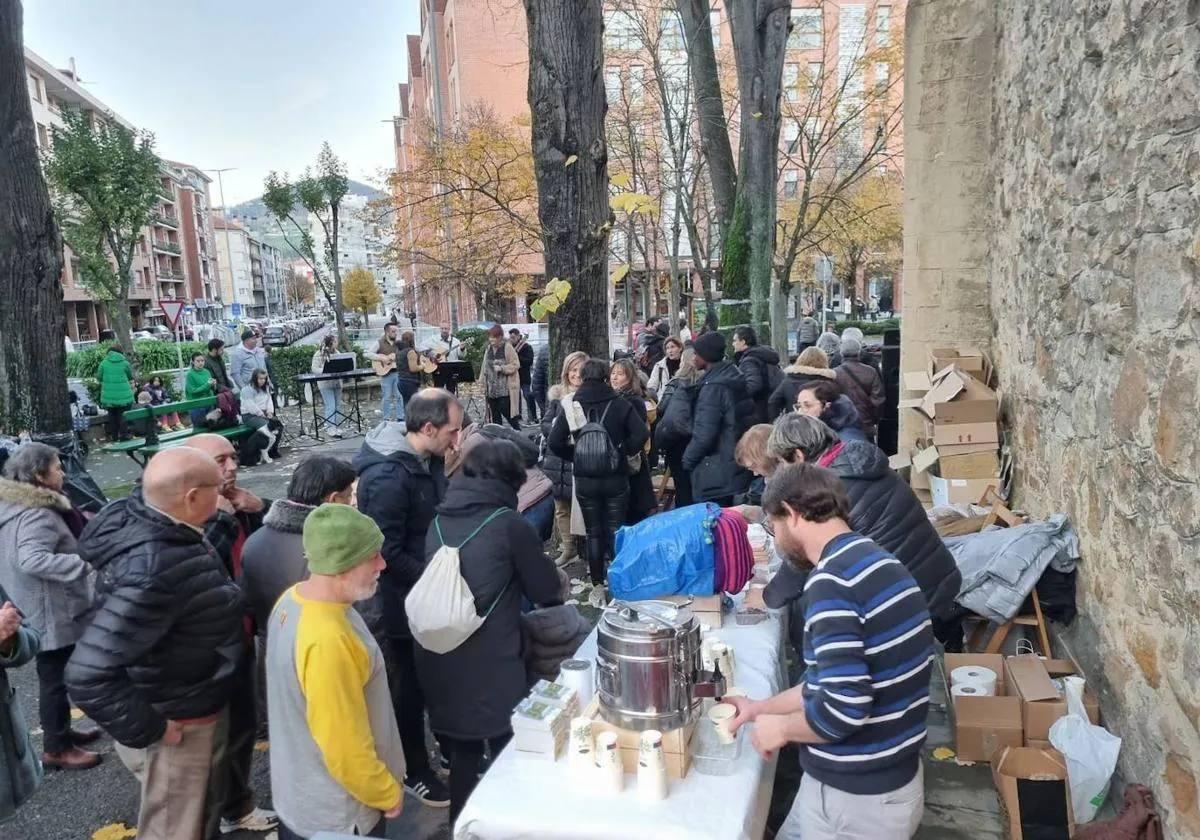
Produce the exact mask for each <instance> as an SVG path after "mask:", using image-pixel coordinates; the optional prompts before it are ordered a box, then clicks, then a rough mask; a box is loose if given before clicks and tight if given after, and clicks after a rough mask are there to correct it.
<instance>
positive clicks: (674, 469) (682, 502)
mask: <svg viewBox="0 0 1200 840" xmlns="http://www.w3.org/2000/svg"><path fill="white" fill-rule="evenodd" d="M665 451H666V456H667V468H668V469H669V470H670V471H671V480H672V481H674V482H675V507H677V508H681V507H687V506H688V505H690V504H692V503H694V502H695V499H694V498H692V475H691V473H689V472H688V471H687V470H685V469H684V468H683V450H682V449H669V450H665Z"/></svg>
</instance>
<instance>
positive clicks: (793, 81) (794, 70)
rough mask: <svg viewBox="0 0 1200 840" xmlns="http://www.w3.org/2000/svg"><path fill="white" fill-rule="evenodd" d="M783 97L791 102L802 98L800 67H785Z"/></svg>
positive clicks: (793, 65) (792, 65)
mask: <svg viewBox="0 0 1200 840" xmlns="http://www.w3.org/2000/svg"><path fill="white" fill-rule="evenodd" d="M783 96H784V98H785V99H787V100H788V101H789V102H795V101H796V100H797V99H799V98H800V65H799V64H785V65H783Z"/></svg>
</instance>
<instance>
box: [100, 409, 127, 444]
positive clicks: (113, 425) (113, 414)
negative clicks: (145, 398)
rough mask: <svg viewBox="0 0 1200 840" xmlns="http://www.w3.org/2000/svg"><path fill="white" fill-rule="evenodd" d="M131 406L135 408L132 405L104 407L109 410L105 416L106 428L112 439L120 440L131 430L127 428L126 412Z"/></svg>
mask: <svg viewBox="0 0 1200 840" xmlns="http://www.w3.org/2000/svg"><path fill="white" fill-rule="evenodd" d="M131 408H133V406H132V405H110V406H105V407H104V410H105V411H107V412H108V416H107V417H105V418H104V428H105V429H106V430H107V431H108V439H109V440H110V441H114V442H115V441H118V440H120V439H121V438H123V437H125V435H127V434H129V430H128V429H126V428H125V412H126V411H128V410H129V409H131Z"/></svg>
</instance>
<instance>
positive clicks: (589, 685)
mask: <svg viewBox="0 0 1200 840" xmlns="http://www.w3.org/2000/svg"><path fill="white" fill-rule="evenodd" d="M592 674H593V671H592V663H591V662H590V661H589V660H587V659H568V660H567V661H565V662H563V664H562V665H560V666H559V673H558V681H559V682H560V683H562V684H563V685H565V686H567V687H568V688H573V689H575V693H576V694H578V695H579V708H581V709H586V708H587V706H588V703H591V702H592V695H593V694H594V693H595V687H594V683H593V677H592Z"/></svg>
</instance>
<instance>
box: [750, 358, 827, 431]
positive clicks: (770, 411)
mask: <svg viewBox="0 0 1200 840" xmlns="http://www.w3.org/2000/svg"><path fill="white" fill-rule="evenodd" d="M836 380H837V374H835V373H834V372H833V371H832V370H830V369H829V368H815V367H807V366H806V365H792V366H791V367H790V368H788V369H787V370H785V371H784V378H783V381H782V382H780V383H779V387H778V388H776V389H775V390H774V391H773V392H771V396H770V397H768V398H767V422H768V423H773V422H775V418H776V417H778V416H779V415H781V414H785V413H787V412H789V411H791V410H792V408H793V407H795V405H796V397H798V396H800V391H802V390H803V389H804V386H805V385H807V384H809V383H810V382H834V381H836Z"/></svg>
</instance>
